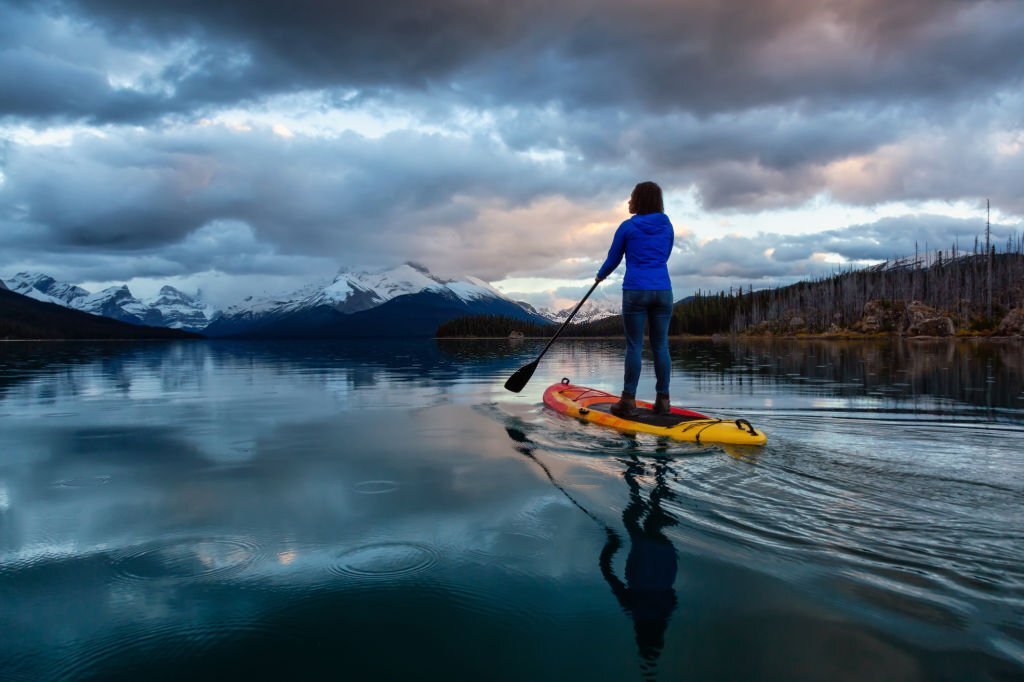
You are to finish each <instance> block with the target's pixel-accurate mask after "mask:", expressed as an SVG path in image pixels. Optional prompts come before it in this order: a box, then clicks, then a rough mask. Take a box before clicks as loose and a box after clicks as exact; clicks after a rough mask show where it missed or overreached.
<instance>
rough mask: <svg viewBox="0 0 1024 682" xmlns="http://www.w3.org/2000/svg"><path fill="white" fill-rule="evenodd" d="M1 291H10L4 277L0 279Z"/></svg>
mask: <svg viewBox="0 0 1024 682" xmlns="http://www.w3.org/2000/svg"><path fill="white" fill-rule="evenodd" d="M0 291H9V289H8V288H7V285H6V284H4V281H3V280H2V279H0Z"/></svg>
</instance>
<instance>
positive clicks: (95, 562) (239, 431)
mask: <svg viewBox="0 0 1024 682" xmlns="http://www.w3.org/2000/svg"><path fill="white" fill-rule="evenodd" d="M538 349H539V347H538V345H536V344H534V343H532V342H527V343H525V344H520V345H510V344H509V343H507V342H500V341H486V342H485V341H481V342H454V341H453V342H433V341H430V342H409V343H391V342H366V343H359V344H354V343H291V344H241V343H239V344H233V343H175V344H94V345H89V344H53V343H46V344H12V343H8V344H3V345H2V346H0V633H2V634H0V679H3V680H34V679H47V680H48V679H104V680H110V679H126V680H137V679H161V678H163V679H188V678H192V679H196V678H199V679H214V678H217V679H225V678H232V679H246V678H252V679H267V678H282V677H284V676H287V679H297V678H312V679H319V678H332V679H342V678H344V679H444V680H452V679H551V680H575V679H594V680H630V679H645V678H647V679H673V680H676V679H758V680H771V679H779V680H800V679H806V680H819V679H829V680H879V679H888V680H933V679H946V680H968V679H970V680H975V679H993V680H1009V679H1020V678H1022V677H1024V453H1022V448H1021V445H1022V443H1024V438H1022V437H1024V348H1022V346H1021V345H1020V344H1012V343H1008V344H1003V345H998V344H983V345H979V344H970V343H958V342H935V343H913V344H911V343H902V344H901V343H867V342H864V343H840V342H776V343H747V344H743V343H710V342H708V343H689V344H680V345H676V346H674V347H673V360H674V367H673V388H672V393H673V398H674V399H675V402H677V403H678V404H684V405H686V406H689V407H694V408H696V409H699V410H703V411H707V412H710V413H712V414H716V415H722V416H731V417H739V416H743V417H746V418H748V419H750V420H751V421H752V422H753V423H754V424H755V426H758V427H763V428H764V429H765V430H766V431H767V432H768V434H769V444H768V445H767V446H766V447H764V448H754V449H737V448H728V449H727V448H724V447H719V446H699V445H692V444H679V443H669V442H664V441H660V440H658V439H655V438H653V437H646V436H639V437H631V436H629V435H626V434H618V433H616V432H613V431H608V430H605V429H602V428H601V427H598V426H595V425H590V424H583V423H579V422H577V421H576V420H573V419H570V418H565V417H562V416H559V415H556V414H554V413H552V412H550V411H548V410H547V409H545V408H544V407H543V406H542V405H541V403H540V396H541V392H542V390H543V388H544V387H545V386H546V385H547V384H548V383H550V382H554V381H557V380H558V379H560V378H561V377H563V376H568V377H570V378H571V379H572V380H574V381H576V382H578V383H583V384H588V385H592V386H595V387H599V388H604V389H607V390H611V391H616V390H617V389H618V388H619V381H620V377H621V372H622V368H621V356H622V346H621V344H620V343H619V342H613V341H608V342H605V341H589V342H564V343H563V342H560V343H559V344H556V346H555V347H554V348H553V349H552V352H551V354H550V355H549V356H548V357H547V358H545V360H544V362H543V363H542V365H541V367H540V369H539V370H538V372H537V374H536V375H535V376H534V378H533V380H532V381H531V383H530V385H529V386H528V387H527V389H526V391H524V392H523V393H522V394H520V395H518V396H517V395H513V394H510V393H507V392H505V391H504V390H503V389H502V383H503V382H504V380H505V379H506V378H507V377H508V376H509V375H510V374H511V373H512V372H513V371H514V370H515V369H517V368H518V367H519V366H521V365H522V364H525V363H526V362H528V361H529V360H531V359H532V358H533V357H534V356H535V354H536V353H537V351H538ZM640 388H641V393H642V394H643V395H648V394H653V372H652V370H651V367H650V366H649V365H648V366H645V372H644V377H643V380H642V383H641V387H640Z"/></svg>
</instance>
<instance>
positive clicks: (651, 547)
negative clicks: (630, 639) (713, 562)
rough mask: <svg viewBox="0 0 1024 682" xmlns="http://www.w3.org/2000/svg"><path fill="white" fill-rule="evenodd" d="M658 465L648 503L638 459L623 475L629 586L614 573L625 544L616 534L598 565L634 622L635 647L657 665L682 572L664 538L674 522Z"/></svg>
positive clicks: (661, 465)
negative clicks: (626, 491)
mask: <svg viewBox="0 0 1024 682" xmlns="http://www.w3.org/2000/svg"><path fill="white" fill-rule="evenodd" d="M655 466H656V469H655V486H654V489H653V490H652V491H651V495H650V498H649V502H645V501H644V499H643V497H642V496H641V494H640V484H639V483H638V482H637V480H636V476H637V475H638V474H642V473H643V464H641V463H640V461H639V460H637V459H636V458H635V457H634V458H633V459H632V461H630V462H629V463H627V467H626V472H625V473H624V474H623V477H624V478H625V479H626V485H628V486H629V504H628V505H626V508H625V509H623V510H622V523H623V525H625V527H626V531H627V532H628V533H629V543H630V548H629V555H628V556H627V557H626V582H625V583H623V582H622V581H621V580H619V577H618V576H617V575H615V572H614V571H613V570H612V558H613V557H614V556H615V553H616V552H617V551H618V550H619V546H620V544H621V543H620V541H619V538H618V536H617V535H615V534H614V533H609V534H608V540H607V542H606V543H605V546H604V549H603V550H602V551H601V558H600V562H599V563H600V566H601V575H603V576H604V579H605V580H606V581H607V582H608V585H610V586H611V588H612V593H614V594H615V598H616V599H618V600H619V604H620V605H621V606H622V608H623V609H624V610H625V611H626V612H627V613H628V614H629V615H630V616H631V617H632V618H633V628H634V630H635V632H636V644H637V647H638V648H639V649H640V655H641V656H642V657H643V658H644V659H645V660H646V661H648V662H653V661H655V660H656V659H657V658H658V656H659V655H660V654H661V650H662V648H663V647H664V646H665V630H666V629H667V628H668V621H669V618H670V617H671V615H672V612H673V611H674V610H675V608H676V592H675V587H674V584H675V580H676V571H677V569H678V559H677V557H676V550H675V548H674V547H673V546H672V543H671V542H670V541H669V539H668V538H667V537H665V535H664V533H662V529H663V528H665V527H666V526H670V525H673V524H674V523H675V520H674V519H673V518H672V517H671V516H669V515H668V514H667V513H665V511H664V510H663V509H662V508H661V500H662V498H664V497H666V496H668V495H669V494H670V492H669V489H668V486H667V484H666V482H665V474H666V470H667V465H666V464H664V463H659V464H657V465H655ZM645 513H646V517H644V515H645ZM641 519H642V521H641Z"/></svg>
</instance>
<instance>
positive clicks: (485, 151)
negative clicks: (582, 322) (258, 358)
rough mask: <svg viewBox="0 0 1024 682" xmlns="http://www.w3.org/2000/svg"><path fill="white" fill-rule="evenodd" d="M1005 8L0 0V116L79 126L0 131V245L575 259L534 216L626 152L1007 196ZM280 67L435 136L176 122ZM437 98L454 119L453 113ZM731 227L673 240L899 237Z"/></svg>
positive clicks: (293, 80)
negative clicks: (44, 137)
mask: <svg viewBox="0 0 1024 682" xmlns="http://www.w3.org/2000/svg"><path fill="white" fill-rule="evenodd" d="M1020 7H1021V5H1020V3H1019V2H1018V1H1016V0H992V1H985V2H982V1H978V2H973V1H969V0H901V1H900V2H892V1H891V0H830V1H826V2H821V1H820V0H763V1H761V2H756V3H754V2H748V1H746V0H732V1H712V0H663V1H660V2H639V3H634V2H631V3H623V2H612V1H611V0H598V1H588V2H583V1H570V2H555V3H551V2H547V3H542V2H539V1H538V0H528V1H526V2H520V3H509V2H504V1H503V0H501V1H499V0H436V1H425V0H401V1H399V2H387V3H376V4H373V3H362V2H354V1H349V0H346V1H342V2H331V3H325V2H321V1H319V0H296V1H295V2H290V3H283V2H279V1H277V0H274V1H271V0H237V1H235V2H200V1H199V0H182V1H180V2H166V3H139V2H128V1H127V0H52V1H47V2H30V1H28V0H0V125H4V126H6V127H3V128H0V135H3V134H5V133H6V132H7V131H8V130H11V129H12V127H13V126H15V125H25V126H27V127H29V128H31V129H34V130H35V131H40V130H45V129H46V126H56V125H62V124H66V123H76V122H77V123H86V124H90V125H93V126H95V128H94V129H93V132H95V133H96V134H97V136H95V137H89V136H78V137H76V138H75V139H74V140H72V141H71V143H70V144H68V145H63V144H20V143H15V142H13V141H9V142H8V143H7V145H6V147H5V150H6V151H5V154H4V157H3V159H0V173H2V176H0V221H2V224H0V231H2V233H0V245H3V246H4V248H5V249H6V260H7V262H11V260H12V257H11V256H10V254H11V253H12V252H13V251H12V250H13V249H15V248H19V249H22V250H23V251H24V253H25V254H26V258H28V257H29V256H30V255H31V253H32V252H33V250H36V251H35V252H36V253H40V252H48V253H50V254H67V255H68V257H69V258H70V257H71V256H70V254H72V253H75V254H76V257H78V255H80V254H81V253H84V252H88V253H93V254H96V256H97V258H101V259H106V260H104V261H103V262H104V263H105V264H106V265H110V264H111V263H112V262H113V261H112V260H111V259H115V258H117V257H119V256H123V257H124V258H125V259H126V260H123V261H122V262H129V260H127V259H129V257H130V259H131V261H130V262H133V263H136V264H137V267H138V268H139V271H140V272H146V273H155V274H159V273H160V272H174V273H177V272H183V271H188V270H189V268H217V269H224V270H225V271H230V272H256V271H258V270H259V269H260V268H266V269H267V270H268V271H272V270H274V268H275V266H274V265H272V264H271V261H273V260H274V258H275V257H282V254H284V255H289V254H290V255H291V256H294V257H295V258H296V259H298V260H292V261H288V260H283V261H279V262H281V263H285V265H284V266H281V267H283V268H284V269H285V270H289V271H294V270H295V269H301V268H302V267H305V266H304V263H305V261H302V260H301V259H302V258H315V257H323V258H334V259H344V260H345V261H346V262H348V263H351V264H354V265H360V264H366V263H370V262H373V263H378V262H381V261H383V260H386V259H387V258H389V257H392V258H399V259H404V258H408V257H412V258H420V259H424V260H428V261H430V260H433V262H435V263H445V264H447V265H449V266H451V267H453V268H455V267H458V268H460V269H461V270H462V271H464V272H474V273H476V274H479V275H482V276H485V277H489V278H490V277H501V276H504V275H506V274H509V272H510V271H514V270H518V271H520V272H532V273H536V272H542V273H551V276H558V273H561V272H570V271H571V272H572V273H573V276H575V273H576V272H577V271H579V270H581V269H585V268H584V267H583V266H581V265H579V264H576V265H572V266H569V265H566V264H565V263H564V262H562V260H561V259H564V258H566V257H568V256H578V255H584V256H591V255H595V253H594V252H597V251H601V250H602V249H603V248H604V245H603V244H602V245H601V246H600V247H598V248H596V249H595V248H593V246H592V244H590V243H585V242H587V240H589V239H591V238H592V236H593V235H592V234H590V235H588V236H586V237H579V238H578V240H577V241H575V242H574V241H573V239H571V238H563V237H562V236H561V235H562V234H563V233H564V232H565V230H564V229H561V228H562V227H563V226H565V225H576V226H579V225H581V224H583V223H586V222H592V223H593V222H597V223H600V222H602V221H606V220H608V215H607V212H608V207H609V206H612V205H615V204H616V202H617V201H619V199H621V196H622V194H623V193H624V192H626V191H628V188H629V187H630V186H631V184H632V183H633V182H635V181H637V180H639V179H647V178H652V179H656V180H658V181H659V182H661V183H662V185H663V186H664V187H665V188H666V189H667V190H669V191H675V192H684V191H690V190H692V191H693V192H694V193H695V195H696V197H697V199H698V200H699V202H700V203H701V205H702V207H703V208H704V209H705V210H707V211H714V212H735V211H740V212H745V213H748V214H750V213H752V212H756V211H761V210H767V211H770V210H774V209H777V208H780V207H794V206H801V205H803V204H805V203H806V202H807V201H808V200H810V199H812V198H816V197H823V200H824V201H826V202H827V201H828V200H829V198H831V199H832V200H834V201H838V202H842V203H846V204H856V205H867V206H871V205H876V204H883V203H886V202H891V201H906V202H919V201H930V200H969V201H973V200H976V199H977V198H978V197H982V196H989V197H992V198H993V200H994V205H995V206H997V207H998V208H999V209H1000V210H1001V211H1002V212H1003V213H1004V214H1007V215H1011V216H1012V215H1018V216H1019V215H1024V195H1022V193H1021V192H1020V187H1019V180H1018V178H1020V177H1022V176H1024V152H1022V147H1024V133H1022V132H1021V122H1022V121H1024V94H1022V91H1024V89H1022V88H1021V85H1022V84H1024V12H1022V11H1020ZM292 93H302V94H301V95H300V97H306V96H308V97H309V98H311V99H313V98H319V101H321V102H323V103H324V104H323V106H324V107H325V108H326V109H331V108H332V107H333V113H337V112H338V111H341V110H355V111H360V112H361V113H363V114H365V113H366V111H368V109H361V107H364V106H368V107H376V106H379V107H382V108H385V109H387V108H390V110H391V111H397V112H401V113H402V114H406V115H407V116H408V118H409V119H410V120H412V121H413V122H414V123H413V124H411V125H412V126H413V127H415V126H416V124H421V125H430V126H433V127H434V129H437V130H443V131H445V134H444V135H443V136H442V135H428V134H425V133H422V132H412V131H405V132H397V133H392V134H390V135H387V136H386V137H384V138H382V139H379V140H374V139H368V138H366V137H362V136H360V135H356V134H354V133H341V134H338V130H337V129H336V130H332V131H330V132H331V136H329V137H325V138H322V139H313V138H310V137H305V136H302V135H300V136H297V137H295V138H293V139H290V140H284V139H281V138H278V137H274V136H273V135H271V134H270V132H269V131H268V130H266V129H263V128H257V129H256V130H250V131H248V132H245V131H233V132H232V131H228V130H227V129H226V128H224V127H223V126H219V125H217V126H213V127H209V128H205V129H203V128H199V127H196V126H193V125H191V124H192V123H194V122H195V121H198V120H200V118H202V117H204V116H207V117H210V118H212V119H214V120H218V113H220V114H223V113H224V110H225V109H227V108H237V109H240V110H243V111H247V112H255V111H256V110H257V109H260V108H262V109H261V111H262V112H263V113H266V112H267V111H268V110H273V108H274V107H276V106H280V107H281V108H280V111H285V112H286V113H287V109H288V106H291V107H292V111H291V113H296V112H297V111H298V110H299V109H303V107H302V105H295V104H294V103H293V104H291V105H281V103H280V98H278V99H275V98H276V97H278V96H280V95H287V94H292ZM467 112H468V113H467ZM305 113H308V112H307V111H305V110H303V111H298V113H297V114H296V116H297V118H300V119H301V118H302V115H303V114H305ZM463 115H466V116H468V117H469V118H473V119H474V120H475V121H476V122H477V124H468V125H465V126H463V125H462V124H460V123H453V121H459V117H460V116H463ZM220 120H223V119H220ZM480 121H483V123H479V122H480ZM136 124H138V125H142V126H146V127H145V128H139V127H136ZM342 127H343V126H342V125H339V129H340V128H342ZM420 130H422V127H421V128H420ZM36 142H38V141H36ZM542 159H553V160H551V161H542ZM560 200H562V201H561V202H560ZM597 209H600V210H601V211H604V215H593V216H588V217H587V220H580V219H579V214H581V213H585V212H587V211H590V210H595V211H596V210H597ZM851 229H852V228H851ZM922 229H924V230H925V231H928V230H930V229H931V228H930V227H929V228H927V229H925V228H922ZM936 229H938V228H936ZM929 234H930V232H929ZM939 236H940V235H938V234H936V235H935V237H936V241H937V242H938V241H939V240H938V237H939ZM946 236H948V235H946ZM560 239H561V241H560ZM748 239H749V242H747V243H744V242H742V241H737V240H733V239H730V240H724V239H723V240H722V241H715V240H713V241H712V242H710V243H707V244H706V245H705V246H703V247H701V248H700V249H697V247H692V248H693V251H692V252H693V253H698V252H700V253H702V258H703V259H704V262H705V263H706V264H707V267H708V268H709V272H710V271H713V272H715V273H717V274H715V275H714V276H716V277H721V278H728V277H733V276H736V277H752V278H753V277H755V276H756V277H788V276H795V274H796V273H800V272H803V273H812V272H818V271H819V270H818V268H824V267H828V266H827V264H821V262H820V261H818V260H815V259H814V258H813V257H809V256H810V253H817V252H820V251H821V250H822V249H825V250H826V251H829V252H834V253H841V254H843V255H844V256H845V257H848V258H853V259H872V258H886V257H891V256H892V255H895V254H905V253H907V252H908V244H907V242H906V239H904V237H903V236H902V233H899V232H897V231H893V230H888V231H885V232H881V233H877V234H876V233H873V232H872V231H871V229H869V228H868V227H864V226H861V227H859V228H857V229H856V230H854V232H851V233H849V234H838V233H837V234H833V233H828V234H826V235H825V236H823V237H821V239H820V241H819V242H815V243H812V240H811V239H810V238H808V239H806V240H805V239H804V238H788V237H786V238H781V237H780V238H778V239H772V240H769V239H760V238H748ZM920 241H925V239H921V240H920ZM769 242H772V243H769ZM768 248H774V252H773V255H772V256H765V255H764V251H765V249H768ZM809 250H810V251H809ZM150 252H153V253H150ZM157 252H158V253H157ZM883 252H884V253H883ZM239 254H247V256H248V259H247V258H246V257H245V256H242V255H239ZM857 254H860V255H857ZM869 254H874V255H869ZM879 254H881V255H879ZM236 256H237V257H236ZM687 263H689V265H688V264H687ZM699 265H701V262H700V260H699V259H696V258H691V257H690V256H684V257H683V258H680V259H679V265H678V267H679V268H680V272H693V271H695V270H694V269H695V268H697V267H698V266H699ZM110 266H111V267H114V266H112V265H110ZM82 267H85V266H84V265H83V266H82ZM117 267H121V266H117ZM758 273H760V274H758ZM683 276H686V277H689V276H690V275H683ZM723 281H724V279H723Z"/></svg>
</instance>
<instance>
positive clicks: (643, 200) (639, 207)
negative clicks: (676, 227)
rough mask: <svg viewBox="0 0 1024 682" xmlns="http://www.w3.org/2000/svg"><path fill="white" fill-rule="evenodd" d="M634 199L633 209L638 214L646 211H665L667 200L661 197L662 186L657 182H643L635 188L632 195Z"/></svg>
mask: <svg viewBox="0 0 1024 682" xmlns="http://www.w3.org/2000/svg"><path fill="white" fill-rule="evenodd" d="M630 198H631V199H632V200H633V211H634V212H635V213H636V214H637V215H644V214H645V213H664V212H665V202H664V201H663V200H662V198H661V187H658V183H656V182H651V181H649V180H648V181H647V182H641V183H639V184H637V186H636V187H634V188H633V194H632V196H631V197H630Z"/></svg>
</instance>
